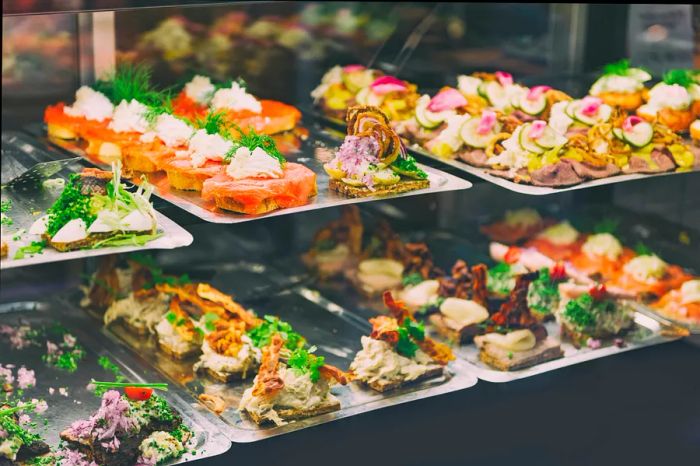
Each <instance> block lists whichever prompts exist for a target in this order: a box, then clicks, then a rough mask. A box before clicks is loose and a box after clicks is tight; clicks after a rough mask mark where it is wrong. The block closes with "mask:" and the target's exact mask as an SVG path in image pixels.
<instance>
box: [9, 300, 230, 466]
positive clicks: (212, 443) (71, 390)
mask: <svg viewBox="0 0 700 466" xmlns="http://www.w3.org/2000/svg"><path fill="white" fill-rule="evenodd" d="M63 304H64V303H62V302H61V301H60V300H53V301H52V302H51V303H48V302H47V303H44V302H21V303H13V304H3V305H0V323H1V324H9V325H17V324H18V323H19V322H23V323H24V322H26V323H28V324H29V325H31V326H32V327H33V328H37V327H39V326H46V327H50V326H52V325H54V324H56V323H59V324H61V325H62V326H64V327H65V328H66V329H67V330H68V331H69V332H70V333H71V334H73V335H74V336H75V337H76V338H77V340H78V343H79V344H80V345H82V346H83V347H84V348H85V350H86V353H87V354H86V357H85V358H84V359H83V360H82V361H80V362H79V363H78V369H77V370H76V371H75V372H73V373H70V372H67V371H65V370H61V369H57V368H55V367H52V366H49V365H47V364H45V363H43V362H42V360H41V357H42V355H44V354H45V353H46V345H45V344H42V345H41V346H30V347H27V348H24V349H21V350H14V349H11V348H10V346H9V344H8V342H7V340H6V339H3V338H0V352H1V353H2V363H3V364H15V366H17V367H20V366H22V365H24V366H26V367H27V368H28V369H32V370H34V371H35V375H36V386H35V387H34V388H31V389H27V390H25V393H24V398H23V400H25V401H27V400H30V399H32V398H39V399H44V400H46V402H47V403H48V405H49V408H48V410H47V411H46V412H45V413H44V415H43V416H42V417H44V418H45V419H46V421H47V422H46V425H45V426H41V422H38V423H37V424H38V425H39V426H40V427H39V428H38V433H39V434H40V435H41V436H42V437H43V438H44V439H45V441H46V442H47V443H48V444H49V445H51V446H52V447H54V448H55V447H57V446H58V444H59V440H60V439H59V433H60V432H61V431H62V430H63V429H65V428H66V427H68V426H70V424H71V423H72V422H73V421H75V420H78V419H83V418H87V417H89V416H90V415H91V414H93V413H94V412H95V411H96V410H97V408H98V407H99V405H100V400H99V398H98V397H97V396H95V394H94V393H92V392H90V391H88V390H87V388H86V387H87V385H88V383H89V381H90V379H91V378H94V379H96V380H112V378H113V375H112V374H110V373H109V372H107V371H106V370H105V369H103V368H102V367H101V366H100V365H99V364H98V362H97V359H98V357H99V356H107V357H109V359H110V360H111V361H112V362H113V363H115V364H116V365H117V366H119V367H120V369H121V371H122V373H123V374H124V376H125V377H127V378H128V380H129V381H133V382H134V383H139V382H141V383H143V382H160V381H163V380H162V378H159V377H158V376H157V374H156V373H154V372H153V371H152V370H150V369H148V367H147V365H144V364H143V363H142V362H141V361H138V360H136V359H135V358H134V357H133V356H132V355H131V354H130V353H129V352H128V351H126V350H125V348H123V347H122V346H121V345H119V344H117V343H116V341H115V340H114V339H113V337H111V336H110V335H108V334H107V333H105V332H100V331H99V330H97V331H95V325H94V320H93V319H92V318H91V317H90V316H88V315H87V314H86V313H85V312H83V311H81V310H77V309H75V308H73V307H70V306H64V305H63ZM57 318H58V319H57ZM49 388H53V389H54V393H53V394H51V393H50V392H49ZM59 388H64V389H66V391H67V395H66V396H63V395H62V394H61V393H59ZM162 395H163V396H164V397H165V398H166V399H167V400H168V402H169V403H170V404H171V405H172V406H173V407H174V408H175V409H176V410H177V411H178V412H179V413H180V414H182V417H183V420H184V422H185V423H186V424H187V425H188V426H189V427H191V428H192V430H193V432H194V438H193V440H192V443H191V444H190V447H189V448H188V452H187V453H186V454H185V455H184V456H183V457H182V458H180V459H179V460H177V461H176V462H173V463H168V464H179V463H185V462H188V461H193V460H196V459H202V458H208V457H212V456H216V455H220V454H222V453H224V452H226V451H227V450H228V449H229V448H230V447H231V442H229V440H228V439H227V438H226V437H225V436H224V435H222V433H221V421H219V420H218V419H217V418H216V417H215V416H213V415H212V414H211V413H210V412H209V411H207V410H206V409H204V408H202V407H201V405H199V404H198V403H192V402H191V401H189V402H188V401H186V400H187V399H188V398H189V397H188V395H187V394H186V393H185V392H183V391H182V390H180V389H179V388H178V387H177V386H172V384H171V386H170V387H169V391H168V392H163V393H162ZM32 417H33V418H34V420H35V421H37V420H39V419H40V418H38V417H36V415H35V416H32Z"/></svg>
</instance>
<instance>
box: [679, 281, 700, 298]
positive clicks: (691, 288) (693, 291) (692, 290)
mask: <svg viewBox="0 0 700 466" xmlns="http://www.w3.org/2000/svg"><path fill="white" fill-rule="evenodd" d="M681 302H682V303H683V304H690V303H700V280H689V281H687V282H685V283H683V285H681Z"/></svg>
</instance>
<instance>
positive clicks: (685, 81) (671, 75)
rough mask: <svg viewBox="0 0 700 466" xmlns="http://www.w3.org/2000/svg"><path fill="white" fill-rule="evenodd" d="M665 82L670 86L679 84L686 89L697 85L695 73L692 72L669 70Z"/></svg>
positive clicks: (664, 78)
mask: <svg viewBox="0 0 700 466" xmlns="http://www.w3.org/2000/svg"><path fill="white" fill-rule="evenodd" d="M663 82H664V83H666V84H669V85H673V84H678V85H680V86H683V87H685V88H688V87H690V86H691V85H692V84H694V83H695V79H694V76H693V72H692V71H690V70H668V71H667V72H665V73H664V77H663Z"/></svg>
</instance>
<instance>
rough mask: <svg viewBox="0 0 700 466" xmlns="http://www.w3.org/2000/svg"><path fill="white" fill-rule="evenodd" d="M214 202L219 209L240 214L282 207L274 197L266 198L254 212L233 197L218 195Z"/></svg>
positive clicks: (256, 213)
mask: <svg viewBox="0 0 700 466" xmlns="http://www.w3.org/2000/svg"><path fill="white" fill-rule="evenodd" d="M214 202H215V203H216V207H218V208H219V209H223V210H228V211H231V212H236V213H239V214H251V215H259V214H265V213H268V212H272V211H273V210H277V209H279V208H280V206H279V205H278V204H277V201H275V200H274V199H265V200H264V201H263V202H262V203H261V204H260V205H259V206H258V207H257V209H255V211H254V212H250V211H246V208H245V205H243V204H242V203H240V202H238V201H236V200H235V199H233V198H231V197H221V196H216V197H215V198H214Z"/></svg>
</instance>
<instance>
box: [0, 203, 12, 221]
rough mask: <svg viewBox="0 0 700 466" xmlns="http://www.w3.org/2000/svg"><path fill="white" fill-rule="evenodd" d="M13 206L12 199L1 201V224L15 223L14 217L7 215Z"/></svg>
mask: <svg viewBox="0 0 700 466" xmlns="http://www.w3.org/2000/svg"><path fill="white" fill-rule="evenodd" d="M11 208H12V199H8V200H6V201H0V225H7V226H10V225H12V224H13V223H14V221H13V220H12V218H10V217H9V216H8V215H7V212H9V211H10V209H11Z"/></svg>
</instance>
